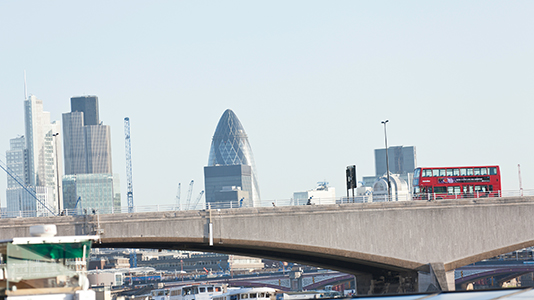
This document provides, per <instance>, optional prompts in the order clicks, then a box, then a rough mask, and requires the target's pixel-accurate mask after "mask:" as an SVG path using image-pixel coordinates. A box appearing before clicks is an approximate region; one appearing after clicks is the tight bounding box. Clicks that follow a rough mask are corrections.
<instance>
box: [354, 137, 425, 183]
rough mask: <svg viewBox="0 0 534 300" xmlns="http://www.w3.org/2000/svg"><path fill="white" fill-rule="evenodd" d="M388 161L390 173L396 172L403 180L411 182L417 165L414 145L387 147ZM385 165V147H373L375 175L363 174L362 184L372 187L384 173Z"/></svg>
mask: <svg viewBox="0 0 534 300" xmlns="http://www.w3.org/2000/svg"><path fill="white" fill-rule="evenodd" d="M388 161H389V172H390V173H391V174H398V175H400V178H402V179H403V180H404V181H406V182H411V180H412V179H413V172H414V170H415V168H416V166H417V154H416V151H415V147H414V146H392V147H388ZM387 167H388V166H387V165H386V149H385V148H382V149H375V175H374V176H363V177H362V181H363V186H366V187H373V185H374V183H375V181H377V180H379V179H380V177H382V176H383V175H384V174H386V170H387ZM410 184H411V183H410Z"/></svg>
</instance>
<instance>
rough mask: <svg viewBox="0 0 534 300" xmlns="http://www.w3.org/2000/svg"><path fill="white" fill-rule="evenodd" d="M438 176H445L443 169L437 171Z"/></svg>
mask: <svg viewBox="0 0 534 300" xmlns="http://www.w3.org/2000/svg"><path fill="white" fill-rule="evenodd" d="M439 176H447V174H446V173H445V169H439Z"/></svg>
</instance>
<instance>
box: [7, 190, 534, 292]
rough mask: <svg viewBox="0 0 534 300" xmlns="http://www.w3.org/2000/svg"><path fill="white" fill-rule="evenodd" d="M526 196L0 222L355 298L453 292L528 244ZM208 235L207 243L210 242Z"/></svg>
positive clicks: (16, 232)
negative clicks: (332, 276)
mask: <svg viewBox="0 0 534 300" xmlns="http://www.w3.org/2000/svg"><path fill="white" fill-rule="evenodd" d="M533 215H534V197H510V198H492V199H471V200H442V201H433V202H426V201H406V202H381V203H356V204H340V205H317V206H286V207H261V208H240V209H223V210H211V211H208V210H203V211H175V212H152V213H132V214H113V215H86V216H78V217H72V216H64V217H46V218H19V219H2V220H0V239H7V238H11V237H16V236H27V235H28V233H29V229H28V228H29V226H31V225H35V224H52V223H53V224H56V225H57V226H58V234H60V235H75V234H94V233H99V234H101V236H102V239H101V243H99V244H96V245H94V246H95V247H110V248H111V247H116V248H119V247H121V248H154V249H182V250H198V251H205V252H219V253H232V254H241V255H248V256H255V257H264V258H273V259H278V260H283V261H294V262H299V263H303V264H307V265H314V266H320V267H324V268H328V269H333V270H339V271H341V272H345V273H350V274H354V275H356V278H357V283H358V291H359V294H367V293H373V292H374V293H376V292H409V291H417V290H419V291H426V290H428V289H432V288H437V289H441V290H453V289H454V269H456V268H459V267H461V266H464V265H467V264H470V263H474V262H476V261H480V260H482V259H486V258H490V257H493V256H496V255H499V254H503V253H507V252H511V251H514V250H518V249H522V248H525V247H529V246H534V231H532V230H530V228H531V226H532V216H533ZM210 237H211V238H210Z"/></svg>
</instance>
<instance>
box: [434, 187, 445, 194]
mask: <svg viewBox="0 0 534 300" xmlns="http://www.w3.org/2000/svg"><path fill="white" fill-rule="evenodd" d="M434 193H436V194H446V193H447V187H446V186H435V187H434Z"/></svg>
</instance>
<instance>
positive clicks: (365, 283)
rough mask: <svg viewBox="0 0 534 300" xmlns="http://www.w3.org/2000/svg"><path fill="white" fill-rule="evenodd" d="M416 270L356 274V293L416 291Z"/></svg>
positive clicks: (375, 293) (376, 293)
mask: <svg viewBox="0 0 534 300" xmlns="http://www.w3.org/2000/svg"><path fill="white" fill-rule="evenodd" d="M417 280H418V274H417V272H415V271H413V272H410V271H408V272H384V273H383V274H358V275H356V293H357V295H379V294H403V293H413V292H417Z"/></svg>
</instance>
